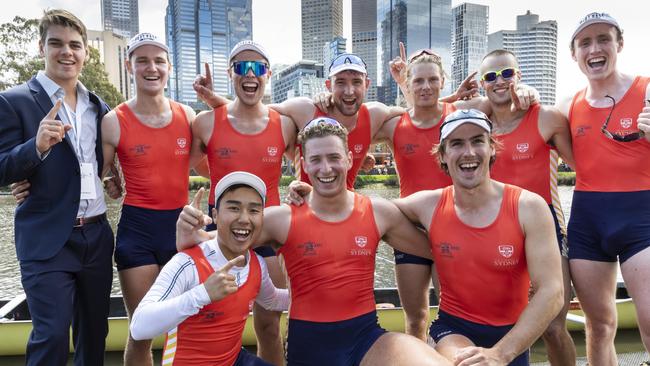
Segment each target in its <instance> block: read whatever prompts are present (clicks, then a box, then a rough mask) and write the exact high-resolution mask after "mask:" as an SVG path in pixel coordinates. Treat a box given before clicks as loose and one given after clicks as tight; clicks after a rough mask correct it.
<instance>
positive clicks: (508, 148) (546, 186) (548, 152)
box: [490, 104, 558, 205]
mask: <svg viewBox="0 0 650 366" xmlns="http://www.w3.org/2000/svg"><path fill="white" fill-rule="evenodd" d="M539 110H540V105H539V104H534V105H532V106H531V107H530V108H529V109H528V112H527V113H526V114H525V115H524V117H523V119H522V120H521V122H520V123H519V126H517V128H515V129H514V130H513V131H511V132H509V133H505V134H502V135H496V138H497V140H498V141H499V142H501V144H502V145H503V148H502V149H500V150H499V151H497V159H496V161H495V162H494V165H493V166H492V169H491V170H490V177H491V178H493V179H495V180H498V181H499V182H503V183H508V184H512V185H515V186H518V187H521V188H523V189H526V190H529V191H531V192H535V193H537V194H539V195H540V196H542V197H543V198H544V200H545V201H546V203H547V204H549V205H550V204H551V203H552V200H551V194H552V195H553V196H555V197H557V162H558V155H557V153H555V150H552V148H551V146H550V145H548V144H547V143H546V141H544V138H543V137H542V136H541V135H540V134H539V126H538V118H539Z"/></svg>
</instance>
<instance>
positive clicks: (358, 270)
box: [278, 193, 380, 322]
mask: <svg viewBox="0 0 650 366" xmlns="http://www.w3.org/2000/svg"><path fill="white" fill-rule="evenodd" d="M379 239H380V237H379V233H378V232H377V224H376V223H375V216H374V213H373V210H372V203H371V202H370V199H369V198H368V197H365V196H361V195H359V194H356V193H355V194H354V209H353V210H352V213H351V214H350V216H348V218H346V219H345V220H343V221H339V222H327V221H323V220H321V219H319V218H318V217H317V216H316V215H314V213H313V212H312V210H311V209H310V208H309V205H306V204H305V205H302V206H300V207H296V206H293V205H292V206H291V227H290V229H289V234H288V236H287V241H286V242H285V243H284V245H283V246H282V247H281V248H280V250H279V251H278V254H282V255H283V256H284V262H285V266H286V269H287V273H288V275H289V283H290V288H291V307H290V308H289V317H290V318H291V319H298V320H307V321H312V322H335V321H340V320H347V319H352V318H354V317H356V316H359V315H362V314H366V313H369V312H371V311H373V310H374V309H375V296H374V293H373V288H374V277H375V255H376V252H377V245H378V243H379Z"/></svg>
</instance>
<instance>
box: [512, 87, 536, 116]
mask: <svg viewBox="0 0 650 366" xmlns="http://www.w3.org/2000/svg"><path fill="white" fill-rule="evenodd" d="M510 98H511V99H512V104H511V105H510V110H511V111H513V112H514V111H517V110H521V111H526V110H528V108H530V106H531V105H533V104H536V103H539V94H538V93H537V90H535V88H531V87H530V86H528V85H525V84H519V85H517V88H515V86H514V84H512V83H510Z"/></svg>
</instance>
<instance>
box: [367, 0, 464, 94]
mask: <svg viewBox="0 0 650 366" xmlns="http://www.w3.org/2000/svg"><path fill="white" fill-rule="evenodd" d="M451 26H452V21H451V0H377V45H378V48H377V65H378V70H377V71H378V74H379V75H378V79H379V84H380V85H379V86H378V90H377V99H378V100H379V101H381V102H383V103H386V104H395V102H396V99H397V90H398V87H397V84H396V83H395V82H394V81H393V79H392V77H391V75H390V70H389V65H388V63H389V62H390V60H392V59H393V58H394V57H395V56H399V54H400V49H399V42H403V43H404V45H405V46H406V50H407V54H410V53H412V52H413V51H416V50H418V49H422V48H430V49H432V50H434V51H435V52H436V53H437V54H438V55H440V56H441V58H442V62H443V66H444V68H445V72H446V73H447V74H449V73H450V71H451V60H452V58H451ZM449 84H450V83H447V85H446V86H445V90H444V91H443V93H445V94H446V93H448V92H449V91H450V90H451V88H450V86H449Z"/></svg>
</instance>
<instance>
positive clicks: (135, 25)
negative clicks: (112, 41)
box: [101, 0, 140, 40]
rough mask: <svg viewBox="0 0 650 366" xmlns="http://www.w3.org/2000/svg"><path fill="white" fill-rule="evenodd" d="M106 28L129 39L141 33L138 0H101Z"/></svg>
mask: <svg viewBox="0 0 650 366" xmlns="http://www.w3.org/2000/svg"><path fill="white" fill-rule="evenodd" d="M101 3H102V4H101V5H102V6H101V10H102V24H103V25H104V30H106V31H111V32H113V33H115V34H119V35H121V36H123V37H125V38H126V39H127V40H128V39H131V37H133V36H135V35H136V34H138V33H139V31H138V29H139V28H140V27H139V17H138V0H101Z"/></svg>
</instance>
